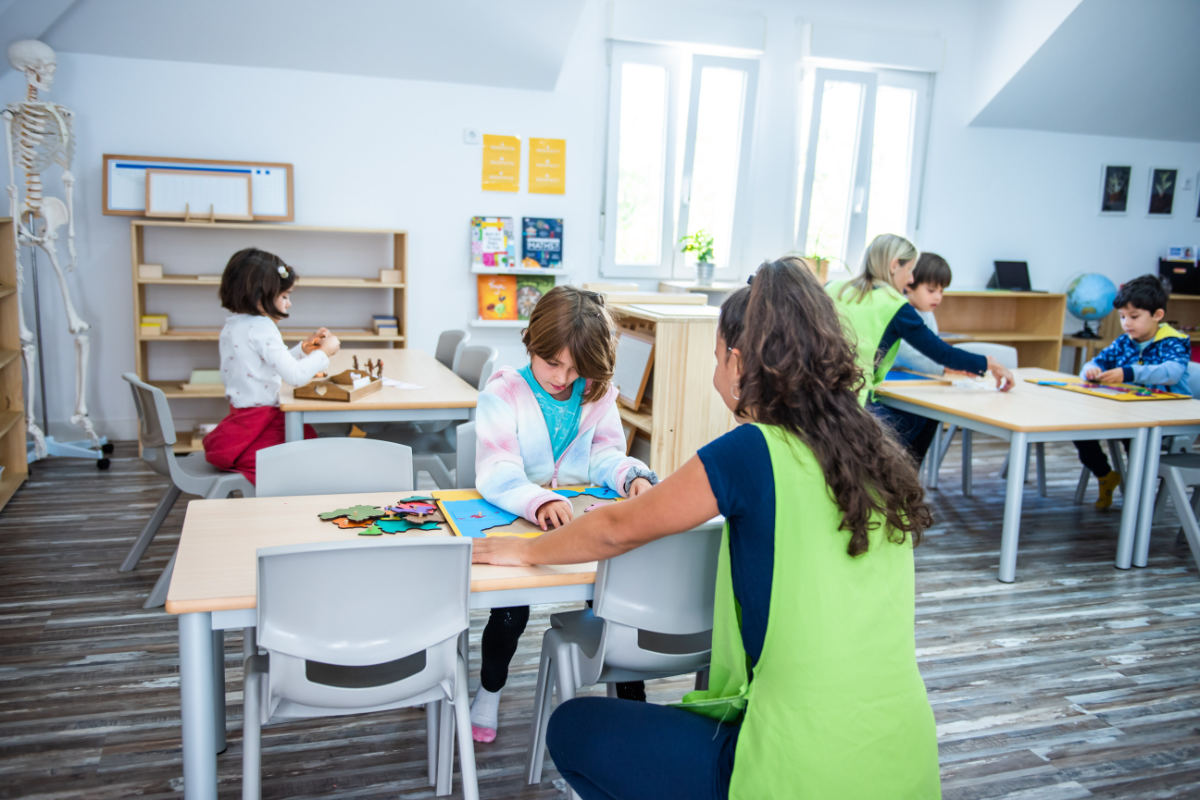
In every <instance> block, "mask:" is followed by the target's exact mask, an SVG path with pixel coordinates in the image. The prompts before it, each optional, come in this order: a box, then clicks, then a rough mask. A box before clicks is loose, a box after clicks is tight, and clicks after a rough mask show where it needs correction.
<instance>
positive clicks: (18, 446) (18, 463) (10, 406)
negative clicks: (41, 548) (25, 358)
mask: <svg viewBox="0 0 1200 800" xmlns="http://www.w3.org/2000/svg"><path fill="white" fill-rule="evenodd" d="M12 226H13V221H12V219H11V218H9V217H0V242H3V243H4V244H3V246H0V467H3V468H4V472H3V473H2V474H0V508H4V506H5V504H6V503H8V501H9V499H10V498H11V497H12V496H13V494H15V493H16V491H17V489H19V488H20V487H21V484H22V483H24V482H25V480H26V479H27V478H28V477H29V463H28V460H27V457H26V454H25V381H24V376H23V374H22V371H23V369H24V367H23V366H22V363H21V336H20V329H19V327H18V325H17V313H18V311H17V306H18V304H19V303H20V302H21V298H20V295H18V294H17V260H16V259H17V254H16V253H15V252H13V248H12V247H11V244H12V241H13V230H12Z"/></svg>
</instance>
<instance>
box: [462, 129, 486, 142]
mask: <svg viewBox="0 0 1200 800" xmlns="http://www.w3.org/2000/svg"><path fill="white" fill-rule="evenodd" d="M482 141H483V137H482V136H480V135H479V129H478V128H463V144H479V143H480V142H482Z"/></svg>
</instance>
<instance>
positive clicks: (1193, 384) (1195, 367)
mask: <svg viewBox="0 0 1200 800" xmlns="http://www.w3.org/2000/svg"><path fill="white" fill-rule="evenodd" d="M1187 382H1188V388H1189V389H1191V390H1192V397H1195V398H1198V399H1200V362H1196V361H1192V362H1191V363H1189V364H1188V368H1187Z"/></svg>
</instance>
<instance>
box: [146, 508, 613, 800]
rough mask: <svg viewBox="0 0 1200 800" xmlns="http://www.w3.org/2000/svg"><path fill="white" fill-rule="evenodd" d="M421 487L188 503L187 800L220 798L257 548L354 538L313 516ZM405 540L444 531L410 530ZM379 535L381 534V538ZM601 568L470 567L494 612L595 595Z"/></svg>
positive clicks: (183, 683) (474, 603) (183, 621)
mask: <svg viewBox="0 0 1200 800" xmlns="http://www.w3.org/2000/svg"><path fill="white" fill-rule="evenodd" d="M414 494H420V493H419V492H411V491H409V492H401V491H397V492H382V493H380V492H376V493H366V494H342V495H314V496H307V497H260V498H238V499H230V500H193V501H192V502H191V503H189V504H188V508H187V515H186V516H185V517H184V521H183V532H182V534H181V535H180V540H179V552H178V554H177V555H176V558H175V572H174V575H173V576H172V578H171V587H170V589H169V590H168V591H167V605H166V608H167V613H169V614H177V615H179V692H180V698H181V712H182V714H181V716H182V721H183V722H182V728H183V778H184V797H186V798H216V796H217V756H216V754H217V753H218V752H220V751H221V750H223V749H224V748H225V664H224V652H225V650H224V631H225V630H227V629H230V628H253V627H255V625H256V624H257V617H256V612H255V604H256V602H257V596H256V594H257V575H256V573H257V553H258V549H259V548H260V547H272V546H275V545H282V544H296V543H302V542H323V541H338V540H345V539H351V538H357V534H356V533H355V532H353V531H350V530H342V529H340V528H338V527H337V526H336V525H333V524H332V523H329V522H321V521H320V520H319V519H317V514H319V513H320V512H322V511H330V510H333V509H335V508H342V507H345V506H350V505H354V504H356V503H366V504H371V505H382V504H384V503H391V502H394V501H396V500H398V499H400V498H401V497H405V496H411V495H414ZM403 535H405V536H413V535H423V536H446V535H449V533H448V531H412V532H410V533H408V534H403ZM381 538H382V537H381ZM595 574H596V564H595V562H591V563H588V564H574V565H565V566H544V567H494V566H488V565H474V566H472V567H471V598H470V600H471V607H472V608H495V607H502V606H513V605H529V604H536V603H557V602H571V601H583V600H589V599H591V596H592V584H593V582H594V580H595Z"/></svg>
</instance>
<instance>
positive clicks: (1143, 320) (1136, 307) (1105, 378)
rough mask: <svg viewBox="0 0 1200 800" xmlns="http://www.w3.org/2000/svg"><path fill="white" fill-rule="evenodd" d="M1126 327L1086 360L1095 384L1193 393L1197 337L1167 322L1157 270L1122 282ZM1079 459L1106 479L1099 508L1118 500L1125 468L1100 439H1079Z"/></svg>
mask: <svg viewBox="0 0 1200 800" xmlns="http://www.w3.org/2000/svg"><path fill="white" fill-rule="evenodd" d="M1113 308H1115V309H1117V311H1118V312H1119V313H1120V315H1121V329H1122V330H1123V331H1125V332H1124V333H1123V334H1121V335H1120V336H1118V337H1117V338H1116V340H1114V341H1113V343H1112V344H1110V345H1109V346H1108V347H1106V348H1104V349H1103V350H1101V351H1100V352H1099V353H1097V354H1096V357H1095V358H1093V359H1092V360H1091V361H1089V362H1088V363H1086V364H1084V365H1083V371H1082V372H1081V373H1080V374H1079V377H1081V378H1083V379H1084V380H1088V381H1092V382H1094V383H1137V384H1141V385H1142V386H1148V387H1150V388H1152V389H1161V390H1164V391H1168V392H1177V393H1179V394H1186V395H1190V394H1191V393H1192V392H1191V389H1190V388H1189V387H1188V380H1187V370H1188V363H1189V362H1190V361H1191V339H1190V337H1189V336H1188V335H1187V334H1186V333H1180V332H1179V331H1177V330H1175V329H1174V328H1172V327H1171V326H1170V325H1168V324H1166V323H1165V322H1163V317H1165V316H1166V314H1167V292H1166V290H1165V289H1164V288H1163V285H1162V281H1160V280H1159V279H1158V278H1157V277H1155V276H1154V275H1142V276H1141V277H1138V278H1134V279H1133V280H1131V281H1129V282H1128V283H1126V284H1125V285H1124V286H1122V287H1121V290H1120V291H1119V292H1117V296H1116V298H1115V299H1114V300H1113ZM1075 449H1076V450H1078V451H1079V460H1080V461H1081V462H1083V465H1084V466H1085V467H1087V468H1088V470H1090V471H1091V473H1092V474H1093V475H1095V476H1096V478H1097V479H1098V480H1099V482H1100V496H1099V498H1098V499H1097V500H1096V508H1097V509H1099V510H1101V511H1103V510H1104V509H1106V508H1108V507H1109V506H1111V505H1112V498H1113V491H1114V490H1115V489H1116V488H1117V486H1118V484H1120V482H1121V475H1120V473H1118V472H1116V471H1115V470H1113V469H1112V467H1111V466H1109V463H1108V458H1107V457H1106V456H1105V455H1104V450H1103V449H1102V448H1101V447H1100V442H1098V441H1096V440H1094V439H1093V440H1089V441H1081V442H1075Z"/></svg>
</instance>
